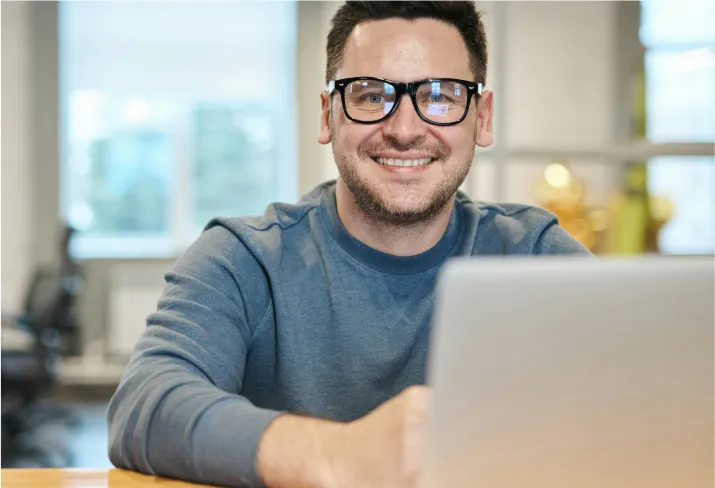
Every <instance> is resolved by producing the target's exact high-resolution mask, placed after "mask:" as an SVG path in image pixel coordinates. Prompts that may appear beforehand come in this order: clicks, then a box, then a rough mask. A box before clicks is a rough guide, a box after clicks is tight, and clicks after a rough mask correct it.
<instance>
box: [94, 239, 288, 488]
mask: <svg viewBox="0 0 715 488" xmlns="http://www.w3.org/2000/svg"><path fill="white" fill-rule="evenodd" d="M236 246H240V243H239V242H238V241H237V240H236V238H235V237H234V236H232V235H231V234H230V233H229V232H228V231H226V230H225V229H223V228H220V227H214V228H212V229H210V230H208V231H206V232H205V233H204V234H203V235H202V236H201V238H200V239H199V240H198V241H197V242H196V243H195V244H194V245H193V246H191V248H190V249H189V250H187V252H186V253H185V254H184V255H183V256H182V257H181V258H180V259H179V260H178V261H177V263H176V265H175V267H174V271H173V272H172V273H169V274H167V277H166V282H167V284H166V288H165V291H164V294H163V296H162V298H161V299H160V301H159V304H158V310H157V311H156V313H153V314H152V315H151V316H150V317H149V318H148V321H147V329H146V330H145V332H144V334H143V336H142V337H141V339H140V340H139V342H138V344H137V346H136V348H135V350H134V353H133V354H132V358H131V359H130V361H129V364H128V366H127V369H126V371H125V374H124V378H123V379H122V382H121V384H120V385H119V388H118V390H117V392H116V393H115V395H114V397H113V398H112V400H111V402H110V405H109V410H108V421H109V456H110V459H111V461H112V462H113V463H114V464H115V465H116V466H118V467H122V468H127V469H133V470H137V471H142V472H145V473H150V474H158V475H163V476H169V477H175V478H182V479H186V480H195V481H202V482H204V483H213V484H219V485H231V486H236V485H238V486H259V485H260V484H261V481H260V476H259V475H258V473H257V470H256V465H255V459H256V452H257V449H258V443H259V441H260V438H261V436H262V435H263V432H264V430H265V428H266V426H267V425H268V424H269V423H270V422H271V421H272V420H273V419H274V418H275V417H276V416H277V415H278V412H274V411H270V410H265V409H260V408H257V407H255V406H254V405H252V404H251V403H250V402H249V401H248V400H247V399H245V398H244V397H242V396H240V395H239V394H237V392H240V391H241V388H242V380H243V373H244V366H245V359H246V355H247V351H248V347H249V345H250V343H251V340H252V334H253V330H255V327H256V326H255V325H253V324H249V323H248V320H247V313H246V307H247V306H258V305H256V304H257V303H265V304H267V303H268V300H267V297H266V299H265V300H262V299H259V298H260V297H257V296H256V295H260V293H261V290H258V289H254V288H255V287H257V286H259V285H257V283H262V282H265V278H263V277H261V276H251V273H252V272H253V271H254V270H257V271H260V268H259V267H258V266H257V264H256V263H255V262H252V261H251V260H253V259H254V258H253V257H252V256H251V255H250V254H249V253H248V251H246V250H243V249H240V250H239V251H241V252H243V254H245V256H243V255H242V254H240V253H239V255H238V256H237V257H235V258H230V259H229V258H228V257H227V256H230V253H231V252H232V251H231V249H233V250H234V252H235V249H236ZM243 264H245V270H242V271H245V272H246V273H247V274H248V276H239V275H238V273H239V272H238V270H237V269H236V267H244V266H242V265H243ZM242 279H243V280H244V281H241V280H242ZM245 280H251V281H248V284H247V285H246V286H247V287H251V289H250V290H249V289H244V290H241V289H240V287H239V283H246V281H245ZM242 293H244V294H246V295H247V296H250V297H251V298H250V299H251V300H252V302H251V304H249V305H247V304H244V301H243V295H242ZM266 293H267V292H266ZM260 306H263V307H265V308H267V305H260Z"/></svg>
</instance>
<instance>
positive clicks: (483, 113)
mask: <svg viewBox="0 0 715 488" xmlns="http://www.w3.org/2000/svg"><path fill="white" fill-rule="evenodd" d="M493 118H494V92H492V91H491V90H487V91H485V92H484V93H482V96H480V97H479V102H478V103H477V123H476V125H475V126H474V144H476V145H477V146H479V147H489V146H491V145H492V143H493V142H494V134H493V132H492V130H493V129H492V119H493Z"/></svg>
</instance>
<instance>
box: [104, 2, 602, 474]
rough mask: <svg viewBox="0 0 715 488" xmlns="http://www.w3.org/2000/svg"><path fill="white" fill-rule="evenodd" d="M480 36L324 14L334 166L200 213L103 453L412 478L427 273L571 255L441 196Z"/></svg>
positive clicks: (174, 469)
mask: <svg viewBox="0 0 715 488" xmlns="http://www.w3.org/2000/svg"><path fill="white" fill-rule="evenodd" d="M486 46H487V44H486V39H485V34H484V28H483V26H482V23H481V21H480V18H479V15H478V13H477V12H476V11H475V9H474V6H473V4H472V3H470V2H414V3H413V2H395V3H391V2H348V3H347V4H346V5H344V6H342V7H341V8H340V10H339V11H338V12H337V14H336V15H335V18H334V19H333V25H332V29H331V31H330V34H329V35H328V43H327V54H328V63H327V76H326V78H327V79H326V82H327V86H328V90H326V91H325V92H323V93H322V94H321V103H322V116H321V122H322V129H321V131H320V134H319V142H320V143H322V144H332V148H333V154H334V156H335V162H336V164H337V167H338V170H339V174H340V177H339V179H338V180H337V182H331V183H326V184H323V185H320V186H319V187H318V188H316V189H315V190H314V191H313V192H312V193H310V194H308V195H306V196H304V197H303V198H302V199H301V201H300V202H299V203H298V204H297V205H287V204H276V205H272V206H271V207H270V208H269V209H268V210H267V212H266V214H265V215H263V216H262V217H256V218H244V219H219V220H215V221H213V222H211V223H210V224H209V225H208V226H207V228H206V230H205V232H204V233H203V235H202V236H201V237H200V238H199V239H198V241H197V242H196V243H195V244H194V245H193V246H191V247H190V248H189V249H188V250H187V251H186V253H185V254H184V255H183V256H182V257H181V258H180V259H179V260H178V261H177V263H176V265H175V269H174V271H173V272H172V273H169V274H168V275H167V276H166V282H167V285H166V289H165V292H164V295H163V297H162V298H161V300H160V301H159V304H158V310H157V312H156V313H154V314H152V315H151V316H150V317H149V319H148V327H147V329H146V332H145V333H144V335H143V337H142V338H141V340H140V341H139V343H138V344H137V347H136V350H135V353H134V355H133V357H132V359H131V361H130V363H129V365H128V367H127V369H126V373H125V377H124V379H123V381H122V383H121V385H120V386H119V388H118V390H117V392H116V394H115V396H114V398H113V399H112V402H111V404H110V407H109V423H110V427H109V452H110V457H111V460H112V462H113V463H114V464H116V465H117V466H120V467H124V468H129V469H135V470H139V471H143V472H147V473H155V474H160V475H165V476H171V477H177V478H184V479H189V480H197V481H202V482H207V483H214V484H220V485H247V486H262V485H265V486H269V487H275V488H280V487H291V488H299V487H323V486H326V487H337V488H351V487H390V488H399V487H406V486H412V484H413V483H414V481H415V479H416V476H417V474H418V472H419V463H418V458H419V450H420V446H421V439H422V432H423V427H424V422H425V415H426V408H427V400H428V398H427V397H428V391H427V390H426V387H424V386H419V385H423V384H424V382H425V365H426V359H427V353H428V338H429V329H430V316H431V312H432V306H433V297H434V294H433V292H434V286H435V278H436V276H437V273H438V271H439V269H440V268H441V266H442V265H443V264H444V263H445V261H446V260H447V259H449V258H450V257H453V256H460V255H490V254H499V255H502V254H555V253H560V254H567V253H568V254H587V253H588V251H587V250H586V249H585V248H584V247H582V246H581V245H580V244H578V243H577V242H576V241H575V240H573V239H572V238H571V237H569V236H568V234H567V233H566V232H565V231H564V230H563V229H561V228H560V227H559V226H558V224H557V222H556V219H555V217H554V216H553V215H551V214H550V213H547V212H546V211H543V210H540V209H536V208H532V207H528V206H524V205H504V206H495V205H483V204H477V203H475V202H472V201H470V200H469V199H468V198H467V196H466V195H464V194H462V193H458V192H457V189H458V187H459V186H460V185H461V183H462V182H463V181H464V179H465V177H466V176H467V172H468V170H469V168H470V165H471V162H472V158H473V155H474V146H475V144H476V145H479V146H482V147H485V146H489V145H490V144H491V143H492V112H493V106H494V97H493V94H492V93H491V92H489V91H487V90H485V89H484V83H485V80H486V63H487V47H486ZM386 80H389V81H386ZM478 313H479V311H475V314H478Z"/></svg>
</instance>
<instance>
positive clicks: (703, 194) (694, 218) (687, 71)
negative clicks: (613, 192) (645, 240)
mask: <svg viewBox="0 0 715 488" xmlns="http://www.w3.org/2000/svg"><path fill="white" fill-rule="evenodd" d="M713 18H715V3H713V2H712V1H711V0H687V1H684V2H673V1H671V0H647V1H643V2H641V32H640V37H641V42H642V43H643V45H644V46H645V48H646V54H645V69H646V106H647V122H646V124H647V129H646V132H647V137H648V139H649V140H651V141H652V142H685V143H687V142H713V140H715V119H714V118H713V114H714V113H715V90H713V87H714V86H715V45H714V42H715V28H714V27H713V25H714V24H713V22H712V19H713ZM714 166H715V162H714V160H713V157H712V156H706V157H692V156H691V157H689V156H685V155H684V156H668V157H658V158H654V159H652V160H651V161H650V163H649V169H648V172H649V176H648V179H649V181H648V185H649V189H650V191H651V192H652V193H653V194H656V195H665V196H668V197H669V198H670V199H671V200H672V202H673V204H674V206H675V213H674V216H673V218H672V219H671V221H670V222H669V223H668V224H667V225H666V226H665V227H664V228H663V230H662V232H661V234H660V241H661V242H660V243H661V249H662V251H663V252H664V253H666V254H700V253H703V254H710V253H713V252H714V251H715V169H714Z"/></svg>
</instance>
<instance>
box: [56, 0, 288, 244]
mask: <svg viewBox="0 0 715 488" xmlns="http://www.w3.org/2000/svg"><path fill="white" fill-rule="evenodd" d="M266 26H270V28H267V27H266ZM295 46H296V4H295V3H294V2H200V3H197V2H186V3H181V2H179V3H172V4H171V6H170V7H169V6H168V5H167V4H164V3H161V2H158V3H157V2H61V3H60V76H61V86H60V98H61V103H62V107H61V108H62V110H61V118H62V120H61V127H62V134H61V142H62V145H61V148H62V149H61V158H62V171H61V174H62V188H61V210H62V214H63V216H64V218H65V219H66V220H67V221H68V222H69V223H70V224H71V225H73V226H75V227H76V228H78V229H79V230H80V231H81V232H80V234H79V236H78V239H76V241H75V242H74V248H73V253H74V254H75V255H76V256H77V257H80V258H90V257H107V258H113V257H138V258H142V257H174V256H176V255H177V254H178V253H179V252H180V251H181V250H182V249H183V248H185V247H186V246H187V245H188V244H189V243H190V242H192V241H193V240H195V239H196V237H197V236H198V234H199V233H200V231H201V229H202V228H203V227H204V226H205V225H206V223H207V222H208V220H209V219H211V218H212V217H215V216H233V215H247V214H259V213H262V212H263V210H264V209H265V207H266V205H268V204H269V203H270V202H272V201H277V200H284V201H292V200H295V198H296V196H297V186H298V185H297V173H298V171H297V149H296V125H295V100H296V94H295V85H296V83H295V59H296V53H295Z"/></svg>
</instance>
